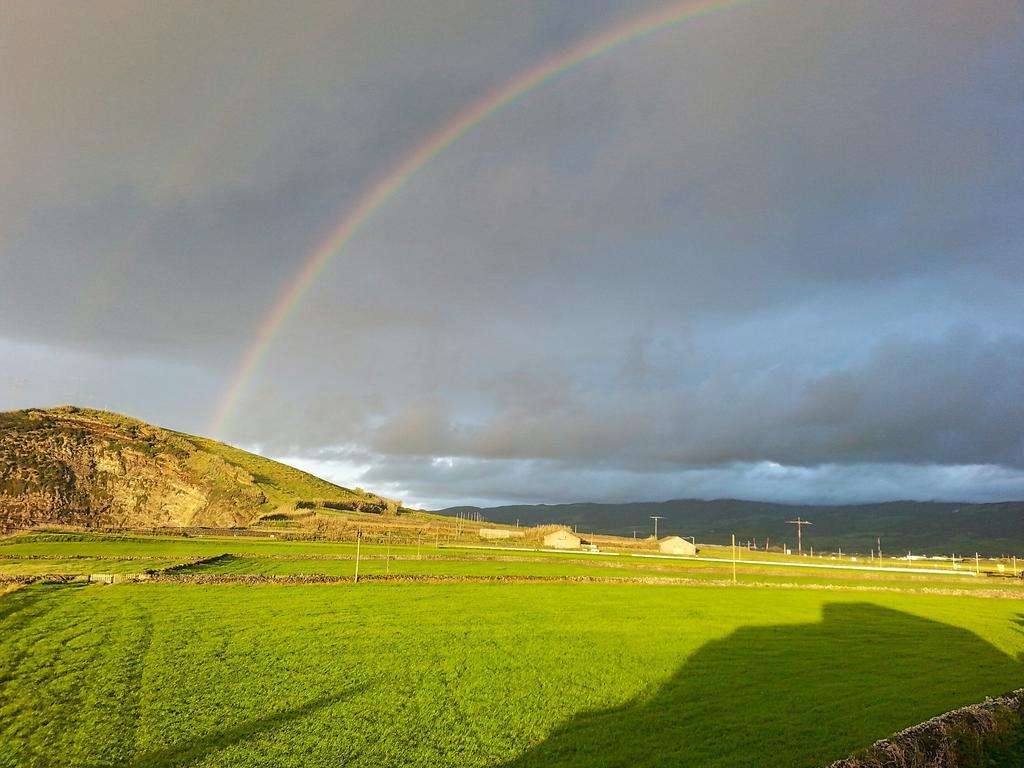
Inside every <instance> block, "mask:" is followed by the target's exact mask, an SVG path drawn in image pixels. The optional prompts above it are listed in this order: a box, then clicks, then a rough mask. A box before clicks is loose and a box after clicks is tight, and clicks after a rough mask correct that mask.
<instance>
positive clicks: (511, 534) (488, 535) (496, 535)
mask: <svg viewBox="0 0 1024 768" xmlns="http://www.w3.org/2000/svg"><path fill="white" fill-rule="evenodd" d="M525 535H526V534H525V533H524V532H523V531H510V530H508V529H507V528H481V529H480V538H481V539H513V538H515V539H521V538H522V537H523V536H525Z"/></svg>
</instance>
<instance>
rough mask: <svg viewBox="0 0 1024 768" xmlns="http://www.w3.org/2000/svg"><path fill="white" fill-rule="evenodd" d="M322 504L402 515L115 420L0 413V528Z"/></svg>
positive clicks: (270, 466) (258, 462)
mask: <svg viewBox="0 0 1024 768" xmlns="http://www.w3.org/2000/svg"><path fill="white" fill-rule="evenodd" d="M325 506H326V507H330V508H331V509H335V510H339V509H348V510H355V511H361V512H373V513H378V514H379V513H384V512H396V511H397V510H398V504H397V503H396V502H392V501H389V500H388V499H384V498H382V497H380V496H376V495H374V494H370V493H365V492H363V491H359V490H351V489H348V488H343V487H341V486H337V485H334V484H332V483H329V482H327V481H325V480H321V479H320V478H317V477H314V476H312V475H310V474H308V473H306V472H302V471H300V470H298V469H295V468H293V467H288V466H285V465H283V464H280V463H278V462H275V461H272V460H270V459H266V458H263V457H261V456H256V455H254V454H251V453H248V452H246V451H243V450H240V449H238V448H233V447H231V446H228V445H225V444H223V443H218V442H216V441H213V440H208V439H205V438H200V437H195V436H193V435H187V434H183V433H180V432H173V431H171V430H166V429H162V428H160V427H156V426H153V425H150V424H146V423H145V422H142V421H138V420H137V419H132V418H129V417H126V416H121V415H119V414H113V413H106V412H103V411H95V410H90V409H85V408H75V407H71V406H68V407H62V408H52V409H48V410H37V409H32V410H25V411H13V412H7V413H0V528H2V527H4V526H7V527H11V526H25V525H33V524H37V523H40V522H55V523H62V524H70V525H86V526H92V525H101V526H110V527H118V526H120V527H151V526H162V525H169V526H215V527H216V526H220V527H232V526H240V525H249V524H251V523H253V522H255V521H257V520H258V519H259V518H260V517H261V516H263V515H268V514H288V513H290V512H293V511H294V510H296V509H298V508H299V507H307V508H313V509H316V508H323V507H325Z"/></svg>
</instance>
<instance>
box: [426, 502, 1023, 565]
mask: <svg viewBox="0 0 1024 768" xmlns="http://www.w3.org/2000/svg"><path fill="white" fill-rule="evenodd" d="M467 512H468V513H479V514H480V515H481V516H482V517H483V519H484V520H488V521H491V522H495V523H509V524H512V525H514V524H516V522H517V521H518V522H519V524H520V525H538V524H543V523H564V524H566V525H571V526H576V527H577V528H578V530H579V531H581V532H590V533H610V534H618V535H622V536H632V535H633V532H634V531H636V535H637V536H639V537H644V536H650V535H651V534H652V532H653V527H654V521H653V520H651V516H652V515H657V516H660V517H662V518H664V519H662V520H659V521H658V534H659V535H664V534H679V535H682V536H694V537H696V539H697V541H698V542H701V543H705V544H727V543H729V540H730V536H731V534H733V533H735V534H736V537H737V539H739V540H741V541H746V540H748V539H754V540H756V543H757V546H759V547H762V546H764V542H765V540H766V539H769V540H770V543H771V545H772V546H773V547H774V546H778V545H784V544H788V545H789V546H790V547H792V548H794V549H795V548H796V529H795V526H794V525H792V524H789V523H787V521H788V520H794V519H796V518H797V516H799V517H801V518H803V519H805V520H810V521H811V522H812V524H813V525H811V526H809V527H805V528H804V548H805V549H807V548H809V547H812V546H813V547H814V548H815V550H817V551H822V552H825V551H835V550H837V549H838V548H840V547H842V549H843V551H844V552H864V553H867V552H868V551H869V550H870V549H872V548H873V547H875V546H876V541H877V540H878V539H879V538H881V542H882V551H883V553H885V554H892V555H899V554H906V553H907V551H908V550H911V551H913V552H914V553H915V554H949V553H951V552H954V551H955V552H956V553H957V554H960V553H966V552H970V553H973V552H975V551H978V552H981V553H983V554H990V555H1001V554H1006V555H1010V554H1016V555H1024V502H1022V501H1007V502H1000V503H995V504H969V503H955V502H935V501H889V502H884V503H879V504H849V505H841V506H830V505H821V504H810V505H795V504H774V503H771V502H763V501H743V500H739V499H714V500H711V501H705V500H700V499H675V500H672V501H664V502H634V503H627V504H598V503H589V502H585V503H578V504H535V505H513V506H503V507H487V508H482V507H450V508H448V509H444V510H441V511H440V512H439V513H438V514H442V515H452V516H454V515H458V514H460V513H461V514H465V513H467Z"/></svg>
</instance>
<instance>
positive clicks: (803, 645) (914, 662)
mask: <svg viewBox="0 0 1024 768" xmlns="http://www.w3.org/2000/svg"><path fill="white" fill-rule="evenodd" d="M670 641H671V640H670V638H666V642H670ZM1022 684H1024V664H1022V663H1021V661H1020V660H1018V659H1014V658H1012V657H1010V656H1008V655H1006V654H1005V653H1003V652H1001V651H1000V650H998V649H997V648H995V647H993V646H992V645H990V644H989V643H987V642H986V641H984V640H982V639H981V638H979V637H978V636H977V635H975V634H973V633H972V632H969V631H967V630H964V629H961V628H959V627H953V626H950V625H947V624H943V623H940V622H936V621H930V620H927V619H922V618H919V617H916V616H911V615H908V614H905V613H901V612H899V611H894V610H890V609H887V608H882V607H879V606H877V605H873V604H860V603H834V604H829V605H827V606H825V608H824V613H823V619H822V621H821V622H820V623H814V624H790V625H778V626H760V627H744V628H742V629H739V630H737V631H735V632H733V633H732V634H731V635H729V636H728V637H726V638H723V639H722V640H717V641H713V642H711V643H709V644H707V645H705V646H704V647H702V648H701V649H700V650H699V651H697V652H696V653H695V654H694V655H693V656H691V657H690V658H689V659H688V660H687V663H686V664H685V665H684V666H683V667H682V668H680V670H679V671H678V672H677V673H676V674H675V675H674V676H673V677H672V678H671V679H670V680H669V681H668V682H667V683H665V684H664V685H663V686H662V687H660V688H659V689H657V690H656V691H655V692H654V693H653V694H651V695H650V696H647V697H645V698H642V699H640V700H637V701H634V702H632V703H630V704H627V705H626V706H623V707H620V708H616V709H611V710H606V711H598V712H590V713H584V714H581V715H579V716H577V717H575V718H573V719H572V720H570V721H569V722H567V723H565V724H564V725H562V726H561V727H559V728H558V729H557V730H556V731H555V732H554V733H552V734H551V735H550V736H549V737H548V738H547V739H546V740H544V741H543V742H541V743H539V744H537V745H535V746H533V747H532V748H530V749H529V750H527V751H526V752H525V753H524V754H523V755H521V756H520V757H519V758H518V759H516V760H513V761H512V762H510V763H507V764H506V766H505V768H533V767H536V766H545V767H547V768H551V767H553V766H580V765H586V766H588V768H597V767H600V766H606V767H608V768H610V767H611V766H686V767H687V768H697V767H700V768H718V767H721V768H725V767H726V766H728V767H729V768H735V766H758V767H767V766H821V765H825V764H827V763H828V762H830V761H831V760H834V759H838V758H840V757H844V756H845V755H847V754H849V753H850V752H853V751H856V750H858V749H860V748H863V747H866V746H868V745H869V744H870V743H872V742H873V741H875V740H876V739H879V738H883V737H885V736H887V735H889V734H890V733H892V732H893V731H896V730H899V729H901V728H904V727H906V726H909V725H912V724H914V723H917V722H920V721H922V720H925V719H927V718H929V717H931V716H934V715H937V714H939V713H941V712H944V711H947V710H949V709H952V708H955V707H957V706H961V705H964V704H968V703H971V702H973V701H977V700H980V699H983V698H984V697H985V695H989V694H995V693H1001V692H1003V691H1007V690H1010V689H1012V688H1015V687H1018V686H1020V685H1022Z"/></svg>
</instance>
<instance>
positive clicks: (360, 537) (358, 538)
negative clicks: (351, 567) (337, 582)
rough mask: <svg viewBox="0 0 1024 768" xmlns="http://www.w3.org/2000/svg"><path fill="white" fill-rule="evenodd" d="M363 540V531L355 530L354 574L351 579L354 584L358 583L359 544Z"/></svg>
mask: <svg viewBox="0 0 1024 768" xmlns="http://www.w3.org/2000/svg"><path fill="white" fill-rule="evenodd" d="M362 540H363V532H362V531H356V575H355V578H354V579H353V580H352V582H353V583H354V584H358V583H359V544H360V542H361V541H362Z"/></svg>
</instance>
